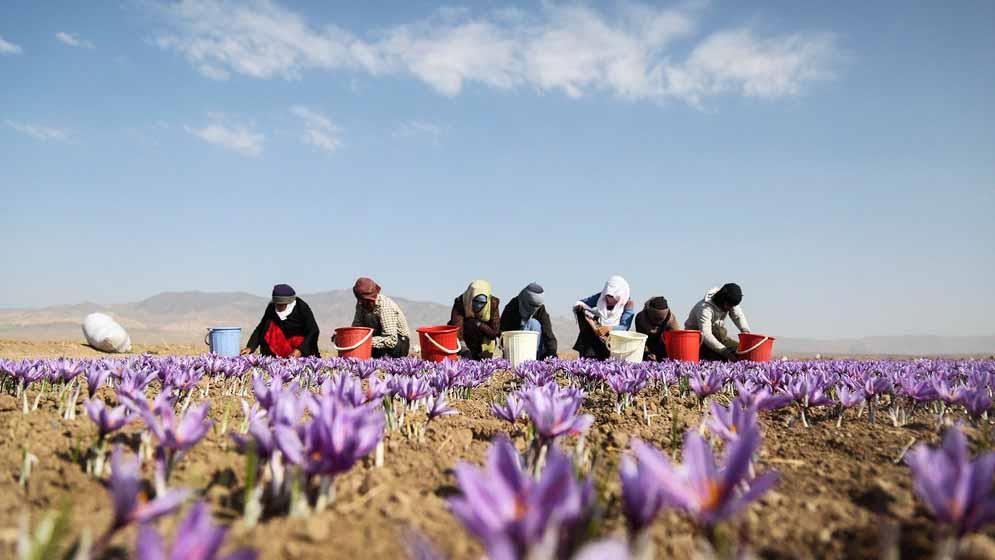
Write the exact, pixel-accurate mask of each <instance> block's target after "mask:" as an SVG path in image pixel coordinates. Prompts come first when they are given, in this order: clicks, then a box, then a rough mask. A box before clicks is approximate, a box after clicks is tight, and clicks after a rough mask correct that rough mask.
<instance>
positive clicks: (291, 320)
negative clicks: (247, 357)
mask: <svg viewBox="0 0 995 560" xmlns="http://www.w3.org/2000/svg"><path fill="white" fill-rule="evenodd" d="M273 321H275V322H276V324H277V326H279V327H280V329H281V330H282V331H283V335H284V336H286V337H287V338H290V337H292V336H303V337H304V342H302V343H301V345H300V347H299V348H298V350H300V351H301V356H314V357H316V358H317V357H320V355H319V354H318V334H319V331H318V322H317V321H315V320H314V313H312V312H311V307H310V306H308V304H306V303H304V300H302V299H301V298H297V303H295V304H294V310H293V311H292V312H291V313H290V315H287V318H286V319H285V320H283V321H281V320H280V317H278V316H277V314H276V307H274V306H273V304H272V303H270V304H269V305H267V306H266V311H265V312H263V318H262V320H260V321H259V325H258V326H257V327H256V330H254V331H252V336H250V337H249V343H248V344H247V345H246V346H248V347H249V349H251V350H252V351H255V350H256V348H259V351H260V352H261V353H262V354H263V355H264V356H272V355H273V352H272V351H271V350H270V348H269V344H267V343H266V331H268V330H269V325H270V322H273Z"/></svg>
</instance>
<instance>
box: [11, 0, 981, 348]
mask: <svg viewBox="0 0 995 560" xmlns="http://www.w3.org/2000/svg"><path fill="white" fill-rule="evenodd" d="M919 4H921V5H919ZM992 21H995V3H992V2H977V3H972V2H958V3H955V4H950V5H945V4H941V3H908V2H874V3H865V2H853V3H831V4H830V3H826V4H824V5H823V4H820V5H812V4H811V3H798V2H766V3H740V2H690V3H663V4H657V3H647V4H643V3H634V2H608V3H575V2H546V3H526V2H523V3H516V4H507V3H497V2H473V3H467V4H465V5H463V6H460V5H458V4H447V5H445V6H440V5H437V4H432V3H427V2H363V3H355V4H353V3H346V2H336V3H329V2H313V3H310V2H308V3H305V2H288V1H281V2H265V1H261V2H243V3H219V2H216V1H213V0H195V1H186V2H156V1H151V0H125V1H124V2H119V3H113V2H98V3H87V4H86V6H83V5H82V4H79V3H75V2H67V3H58V2H32V1H20V0H14V1H8V2H4V4H3V6H2V7H0V83H2V84H3V87H2V88H0V153H2V154H3V165H0V196H2V197H3V201H4V202H3V204H2V205H0V235H2V238H3V240H4V242H3V243H2V244H0V260H2V262H3V263H5V265H6V266H5V267H4V273H3V275H2V276H0V305H2V306H5V307H12V306H13V307H33V306H43V305H50V304H55V303H75V302H79V301H83V300H89V301H99V302H122V301H133V300H137V299H141V298H143V297H147V296H149V295H152V294H155V293H158V292H160V291H166V290H189V289H199V290H209V291H229V290H241V291H248V292H252V293H258V294H265V293H267V292H268V290H269V287H270V286H272V284H274V283H277V282H289V283H291V284H292V285H294V286H295V287H296V288H297V289H298V291H300V292H308V291H319V290H325V289H332V288H342V287H347V286H350V285H351V283H352V281H353V280H354V279H355V277H356V276H358V275H369V276H372V277H374V278H376V279H377V280H378V281H379V282H380V283H381V285H383V286H384V289H385V291H386V292H387V293H388V294H394V295H398V296H403V297H408V298H415V299H424V300H433V301H439V302H446V301H451V300H452V298H453V297H455V296H456V295H457V294H458V293H459V292H460V291H461V290H462V289H463V288H465V286H466V284H467V283H468V282H469V281H470V280H472V279H474V278H477V277H481V278H486V279H489V280H491V282H492V283H493V284H494V286H495V289H496V292H497V294H498V295H499V296H501V297H502V298H504V299H507V298H510V297H512V296H513V295H514V294H515V293H517V292H518V290H519V289H521V287H522V286H524V285H525V284H526V283H528V282H530V281H539V282H540V283H542V284H544V285H545V286H546V289H547V294H548V305H549V307H550V308H551V311H552V312H553V313H554V314H559V315H565V314H567V312H568V309H569V306H570V304H571V303H572V302H573V301H574V300H576V299H577V298H579V297H582V296H586V295H589V294H591V293H593V292H595V291H597V290H598V289H600V287H601V285H602V284H603V282H604V280H605V279H606V278H607V277H608V276H609V275H611V274H613V273H620V274H623V275H624V276H626V277H627V278H628V279H629V281H630V283H631V284H632V288H633V295H634V297H635V298H636V299H638V300H640V301H642V300H644V299H647V298H649V297H651V296H654V295H665V296H666V297H667V298H668V299H669V300H670V302H671V305H672V307H673V308H674V309H675V311H677V312H678V313H679V314H681V315H682V316H683V315H685V314H686V313H687V312H688V310H689V309H690V307H691V306H692V305H693V304H694V302H695V301H696V300H697V299H698V298H700V297H701V295H702V294H703V293H704V292H705V290H706V289H707V288H709V287H711V286H714V285H719V284H721V283H723V282H728V281H735V282H738V283H740V284H741V285H742V286H743V289H744V292H745V294H746V299H745V302H744V307H745V308H746V310H747V313H748V314H749V316H750V318H751V322H753V323H754V328H755V330H758V331H762V332H768V333H771V334H775V335H783V336H818V337H842V336H854V335H856V336H862V335H881V334H924V333H928V334H990V333H992V332H995V329H993V328H992V327H991V324H990V317H991V316H992V315H993V313H995V298H992V297H990V296H989V295H988V292H989V291H990V287H989V286H990V284H991V281H992V278H993V277H995V250H993V248H992V241H993V240H995V225H993V220H992V215H993V210H995V104H993V101H992V100H993V99H995V65H993V64H992V60H993V57H995V38H993V37H995V36H993V34H992V33H991V22H992ZM319 312H320V311H319Z"/></svg>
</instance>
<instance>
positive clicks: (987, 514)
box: [905, 426, 995, 536]
mask: <svg viewBox="0 0 995 560" xmlns="http://www.w3.org/2000/svg"><path fill="white" fill-rule="evenodd" d="M905 462H906V463H907V464H908V465H909V468H910V469H912V479H913V486H914V488H915V491H916V494H918V495H919V498H920V499H921V500H922V501H923V502H924V503H925V504H926V507H927V508H928V509H929V511H930V512H931V513H932V514H933V517H935V518H936V520H937V521H938V522H939V523H941V524H943V525H948V526H950V527H952V528H953V529H954V531H956V533H957V535H958V536H962V535H965V534H967V533H970V532H973V531H976V530H978V529H980V528H981V527H982V526H983V525H985V524H987V523H990V522H992V521H995V492H992V475H993V473H995V453H985V454H984V455H981V456H979V457H977V458H976V459H974V460H973V461H972V460H971V458H970V456H969V455H968V448H967V438H965V437H964V434H963V433H962V432H961V431H960V428H958V427H956V426H954V427H951V428H948V429H947V431H946V433H945V434H944V435H943V445H942V447H940V448H939V449H935V450H934V449H931V448H930V447H929V446H927V445H926V444H924V443H920V444H919V445H917V446H915V448H913V449H912V451H910V452H909V454H908V455H907V456H906V457H905Z"/></svg>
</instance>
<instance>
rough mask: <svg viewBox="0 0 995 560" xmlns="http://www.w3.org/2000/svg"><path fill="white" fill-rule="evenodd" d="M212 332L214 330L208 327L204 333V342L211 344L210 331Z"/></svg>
mask: <svg viewBox="0 0 995 560" xmlns="http://www.w3.org/2000/svg"><path fill="white" fill-rule="evenodd" d="M212 332H214V329H212V328H208V329H207V334H205V335H204V344H206V345H208V346H210V345H211V333H212Z"/></svg>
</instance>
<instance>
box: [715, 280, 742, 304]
mask: <svg viewBox="0 0 995 560" xmlns="http://www.w3.org/2000/svg"><path fill="white" fill-rule="evenodd" d="M742 301H743V289H742V288H740V287H739V284H731V283H730V284H725V285H724V286H722V287H721V288H719V291H717V292H715V295H714V296H712V302H714V303H715V304H716V305H718V306H719V307H723V306H725V305H730V306H732V307H736V306H737V305H739V304H740V303H742Z"/></svg>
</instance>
